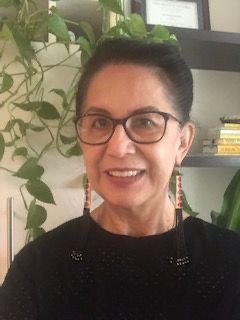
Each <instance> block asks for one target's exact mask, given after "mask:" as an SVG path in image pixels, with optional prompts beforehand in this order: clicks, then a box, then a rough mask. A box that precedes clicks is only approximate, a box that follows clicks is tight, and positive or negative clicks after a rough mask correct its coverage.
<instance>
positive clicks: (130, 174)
mask: <svg viewBox="0 0 240 320" xmlns="http://www.w3.org/2000/svg"><path fill="white" fill-rule="evenodd" d="M138 173H140V171H139V170H128V171H109V174H110V176H114V177H134V176H136V175H137V174H138Z"/></svg>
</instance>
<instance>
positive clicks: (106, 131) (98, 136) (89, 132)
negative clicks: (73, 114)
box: [75, 111, 182, 145]
mask: <svg viewBox="0 0 240 320" xmlns="http://www.w3.org/2000/svg"><path fill="white" fill-rule="evenodd" d="M169 119H173V120H175V121H177V122H178V123H179V124H180V125H182V123H181V121H180V120H178V119H177V118H176V117H174V116H173V115H171V114H169V113H166V112H160V111H150V112H149V111H148V112H138V113H134V114H131V115H129V116H128V117H125V118H121V119H114V118H111V117H109V116H108V115H105V114H101V113H83V114H82V115H81V116H80V117H79V118H78V119H77V120H76V121H75V125H76V129H77V132H78V136H79V139H80V141H82V142H83V143H86V144H90V145H101V144H105V143H107V142H108V141H109V140H110V139H111V137H112V136H113V134H114V131H115V129H116V126H117V125H122V126H123V128H124V130H125V132H126V134H127V136H128V138H129V139H131V140H132V141H133V142H136V143H141V144H150V143H155V142H158V141H160V140H161V139H162V137H163V136H164V134H165V131H166V127H167V122H168V120H169Z"/></svg>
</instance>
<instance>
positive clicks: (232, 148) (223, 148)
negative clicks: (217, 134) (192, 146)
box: [203, 144, 240, 155]
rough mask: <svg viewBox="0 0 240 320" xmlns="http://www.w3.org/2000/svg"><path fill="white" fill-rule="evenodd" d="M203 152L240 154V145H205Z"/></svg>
mask: <svg viewBox="0 0 240 320" xmlns="http://www.w3.org/2000/svg"><path fill="white" fill-rule="evenodd" d="M203 152H204V153H216V154H234V155H240V145H230V144H228V145H227V144H224V145H223V144H219V145H216V146H203Z"/></svg>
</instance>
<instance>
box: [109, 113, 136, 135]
mask: <svg viewBox="0 0 240 320" xmlns="http://www.w3.org/2000/svg"><path fill="white" fill-rule="evenodd" d="M129 118H130V117H126V118H122V119H111V121H112V124H113V127H112V133H111V135H110V137H109V139H108V141H109V140H110V139H111V138H112V136H113V135H114V132H115V130H116V127H117V126H118V125H121V126H122V127H123V129H124V131H125V133H126V135H127V137H128V138H129V139H130V140H131V141H134V140H133V139H132V137H131V135H130V134H129V132H128V129H127V127H126V123H127V121H128V119H129Z"/></svg>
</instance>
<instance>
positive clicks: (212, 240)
mask: <svg viewBox="0 0 240 320" xmlns="http://www.w3.org/2000/svg"><path fill="white" fill-rule="evenodd" d="M187 220H188V221H187V223H186V224H185V225H186V237H187V241H188V243H189V245H190V246H192V247H193V248H195V249H196V248H197V249H198V250H200V251H204V252H206V253H209V254H211V255H212V256H215V257H219V258H222V257H225V259H226V258H229V259H231V260H234V261H236V262H237V263H238V264H239V265H240V233H238V232H235V231H232V230H228V229H224V228H221V227H218V226H216V225H214V224H211V223H209V222H206V221H204V220H201V219H199V218H196V217H190V218H188V219H187Z"/></svg>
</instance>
